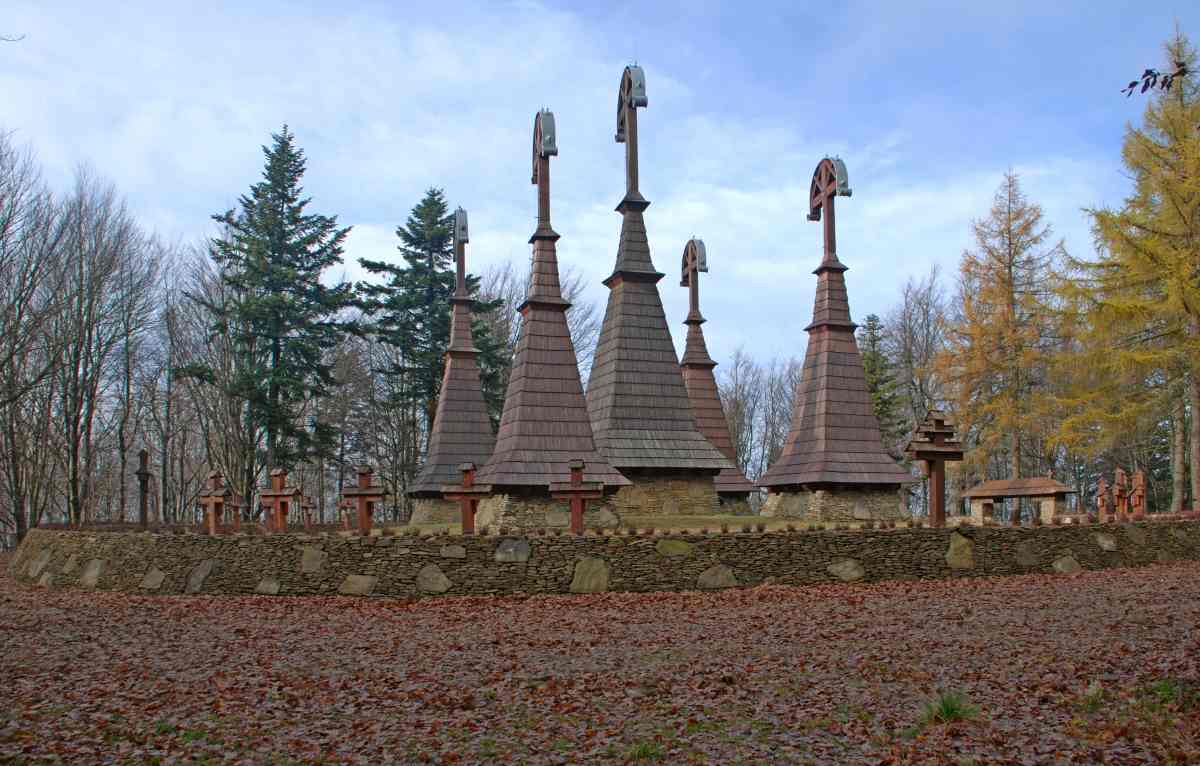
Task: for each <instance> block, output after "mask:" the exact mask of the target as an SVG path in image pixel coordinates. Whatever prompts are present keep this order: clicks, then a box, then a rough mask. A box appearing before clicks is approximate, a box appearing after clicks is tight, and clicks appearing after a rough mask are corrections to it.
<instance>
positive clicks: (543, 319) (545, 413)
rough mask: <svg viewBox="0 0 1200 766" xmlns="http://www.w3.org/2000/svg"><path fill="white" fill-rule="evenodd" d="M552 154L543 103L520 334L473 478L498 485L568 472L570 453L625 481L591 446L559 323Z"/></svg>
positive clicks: (570, 350)
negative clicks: (492, 434)
mask: <svg viewBox="0 0 1200 766" xmlns="http://www.w3.org/2000/svg"><path fill="white" fill-rule="evenodd" d="M557 154H558V146H557V143H556V140H555V131H554V115H553V114H552V113H551V112H550V111H548V110H543V111H541V112H538V114H537V116H536V117H535V118H534V123H533V183H535V184H537V187H538V226H537V230H536V231H534V233H533V236H532V237H530V238H529V242H530V244H531V245H532V246H533V268H532V272H531V275H530V279H529V290H528V292H527V293H526V297H525V302H524V303H522V304H521V306H520V308H519V311H520V312H521V316H522V321H521V335H520V337H519V338H518V339H517V349H516V355H515V357H514V359H513V366H512V372H511V373H510V374H509V379H508V391H507V393H506V395H505V398H504V412H503V414H502V415H501V416H500V432H499V433H498V434H497V435H496V449H495V451H494V452H493V453H492V456H491V459H490V460H488V461H487V464H486V465H484V466H483V468H482V469H481V470H480V471H479V473H478V476H476V477H475V480H476V481H478V482H480V483H483V484H490V485H492V487H493V489H494V491H496V492H503V491H504V490H505V489H506V488H513V487H529V488H540V489H542V490H545V491H546V492H547V493H549V491H550V484H551V483H552V482H559V481H562V479H563V477H564V476H567V475H569V473H570V465H571V462H572V461H575V460H582V461H584V462H585V463H586V465H587V468H586V471H585V477H584V478H585V480H586V481H589V482H600V483H601V484H602V486H604V487H620V486H624V485H626V484H628V483H629V481H628V480H627V479H625V477H623V476H622V475H621V474H619V473H617V471H616V470H614V469H613V467H612V466H611V465H609V464H608V462H607V461H606V460H605V459H604V458H603V457H601V456H600V454H599V453H598V452H597V451H596V446H595V443H594V442H593V440H592V426H591V423H590V422H589V421H588V413H587V405H586V403H585V401H584V398H583V384H582V381H581V380H580V379H579V366H578V364H577V362H576V358H575V347H574V345H573V344H572V343H571V333H570V331H569V330H568V328H567V317H566V310H567V307H568V306H569V305H570V304H569V303H567V301H566V300H564V299H563V297H562V290H561V289H560V286H559V281H558V255H557V253H556V246H555V243H556V242H557V241H558V233H557V232H555V231H554V229H553V228H552V227H551V225H550V157H552V156H554V155H557Z"/></svg>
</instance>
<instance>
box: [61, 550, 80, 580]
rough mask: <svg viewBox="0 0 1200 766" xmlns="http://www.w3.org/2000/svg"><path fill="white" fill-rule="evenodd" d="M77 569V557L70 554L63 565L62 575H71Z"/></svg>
mask: <svg viewBox="0 0 1200 766" xmlns="http://www.w3.org/2000/svg"><path fill="white" fill-rule="evenodd" d="M78 568H79V556H78V554H75V553H72V554H71V555H70V556H68V557H67V563H65V564H63V568H62V573H63V574H64V575H69V574H73V573H74V572H75V570H76V569H78Z"/></svg>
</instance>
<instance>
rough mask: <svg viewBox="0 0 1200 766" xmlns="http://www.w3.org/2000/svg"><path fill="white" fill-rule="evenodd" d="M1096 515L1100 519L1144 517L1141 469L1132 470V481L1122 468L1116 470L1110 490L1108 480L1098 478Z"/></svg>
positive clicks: (1143, 483) (1144, 477)
mask: <svg viewBox="0 0 1200 766" xmlns="http://www.w3.org/2000/svg"><path fill="white" fill-rule="evenodd" d="M1096 514H1097V516H1098V517H1099V518H1100V519H1101V520H1104V519H1111V518H1113V517H1116V518H1119V519H1124V518H1126V517H1128V516H1133V518H1135V519H1140V518H1142V517H1144V516H1145V515H1146V474H1145V473H1144V472H1143V471H1142V469H1141V468H1138V469H1136V470H1134V472H1133V479H1132V481H1131V480H1130V479H1129V474H1127V473H1125V469H1124V468H1117V474H1116V480H1115V481H1114V482H1113V485H1112V488H1111V490H1110V488H1109V486H1108V479H1106V478H1104V477H1103V476H1101V477H1100V483H1099V484H1098V485H1097V487H1096Z"/></svg>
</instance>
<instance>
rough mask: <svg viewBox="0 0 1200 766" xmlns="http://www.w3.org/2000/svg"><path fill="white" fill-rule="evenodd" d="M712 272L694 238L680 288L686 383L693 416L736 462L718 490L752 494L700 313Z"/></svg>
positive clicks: (687, 249)
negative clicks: (684, 291)
mask: <svg viewBox="0 0 1200 766" xmlns="http://www.w3.org/2000/svg"><path fill="white" fill-rule="evenodd" d="M707 271H708V258H707V254H706V251H705V248H704V242H703V240H699V239H690V240H688V243H687V245H685V246H684V248H683V264H682V268H681V276H680V280H679V285H680V287H686V288H688V315H687V319H685V320H683V323H684V324H686V325H687V328H688V329H687V345H686V346H685V348H684V350H683V362H682V363H681V364H680V365H679V366H680V367H681V368H682V369H683V384H684V386H686V387H687V393H688V400H689V401H690V402H691V405H692V416H693V417H694V418H695V419H696V425H697V426H699V428H700V433H702V434H704V437H705V438H706V439H708V441H709V442H710V443H711V444H712V445H713V446H714V447H716V448H717V449H719V450H720V451H721V454H723V455H724V456H725V457H727V458H729V459H730V460H732V461H733V463H734V465H733V467H732V468H726V469H724V470H723V471H721V472H720V473H719V474H717V476H716V478H714V479H713V484H714V485H715V487H716V490H717V493H718V494H721V495H731V494H742V495H744V494H748V493H750V492H752V491H753V490H754V485H753V484H751V483H750V482H749V480H747V479H746V475H745V474H744V473H742V469H740V468H738V467H737V451H736V450H735V449H734V447H733V439H732V438H731V437H730V435H729V421H728V420H726V419H725V409H724V408H723V407H722V406H721V395H720V392H719V391H718V390H717V379H716V377H715V376H714V375H713V368H714V367H716V366H717V363H716V362H715V361H713V358H712V357H711V356H709V355H708V346H707V345H706V344H705V342H704V330H703V329H702V328H701V327H700V325H702V324H704V322H705V321H706V320H705V319H704V316H703V315H702V314H701V313H700V272H707Z"/></svg>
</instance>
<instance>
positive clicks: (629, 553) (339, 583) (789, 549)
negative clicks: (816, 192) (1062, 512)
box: [9, 521, 1200, 597]
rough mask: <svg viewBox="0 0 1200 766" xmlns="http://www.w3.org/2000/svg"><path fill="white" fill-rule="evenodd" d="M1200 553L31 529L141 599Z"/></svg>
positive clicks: (24, 567) (892, 533)
mask: <svg viewBox="0 0 1200 766" xmlns="http://www.w3.org/2000/svg"><path fill="white" fill-rule="evenodd" d="M1182 559H1189V560H1197V559H1200V522H1196V521H1169V522H1168V521H1159V522H1138V523H1128V524H1105V525H1092V526H1067V527H1033V528H1007V527H999V528H995V527H960V528H958V529H928V528H916V529H891V530H854V531H807V532H803V531H797V532H791V531H784V532H763V533H734V534H717V535H700V534H681V535H657V536H651V535H647V536H641V535H637V536H626V535H594V534H589V535H587V536H584V537H573V536H570V535H562V536H556V535H548V536H537V535H534V536H523V537H518V536H510V537H445V536H443V537H390V536H382V537H342V536H338V535H328V536H316V535H302V534H280V535H269V536H263V537H247V536H224V537H208V536H203V535H178V534H166V535H155V534H146V533H94V532H86V531H51V530H42V529H35V530H32V531H31V532H29V534H28V535H27V536H26V538H25V541H24V542H23V543H22V544H21V546H20V548H19V549H18V550H17V553H16V555H15V556H14V557H13V559H12V561H11V562H10V565H9V570H10V572H11V573H12V575H13V576H14V577H16V578H17V579H18V580H20V581H22V582H25V583H28V584H31V585H34V584H36V585H40V586H43V587H81V588H96V589H100V590H115V591H125V592H128V593H209V594H250V593H262V594H268V595H333V594H337V593H342V594H354V595H377V596H401V597H415V596H425V595H436V594H442V593H445V594H448V595H488V594H507V593H571V592H575V593H584V592H599V591H603V590H612V591H657V590H692V589H697V588H699V589H706V588H723V587H730V586H737V585H757V584H759V583H763V582H767V581H770V582H774V583H781V584H789V585H806V584H814V583H827V582H839V581H854V580H864V581H874V580H888V579H900V580H912V579H937V578H953V577H976V576H985V575H1007V574H1020V573H1027V572H1047V573H1051V572H1073V571H1078V570H1079V569H1107V568H1112V567H1126V566H1141V565H1145V564H1151V563H1154V562H1160V561H1174V560H1182Z"/></svg>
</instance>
